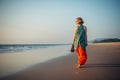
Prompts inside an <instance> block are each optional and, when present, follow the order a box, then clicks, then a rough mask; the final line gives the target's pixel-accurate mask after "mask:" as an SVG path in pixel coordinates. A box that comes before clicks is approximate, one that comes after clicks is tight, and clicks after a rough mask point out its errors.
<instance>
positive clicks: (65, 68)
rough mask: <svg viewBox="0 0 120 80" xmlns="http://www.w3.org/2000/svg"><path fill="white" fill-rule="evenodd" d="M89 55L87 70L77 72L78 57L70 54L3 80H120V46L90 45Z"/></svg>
mask: <svg viewBox="0 0 120 80" xmlns="http://www.w3.org/2000/svg"><path fill="white" fill-rule="evenodd" d="M68 48H69V47H68ZM87 54H88V60H87V62H86V64H85V65H84V66H83V67H84V68H80V69H77V68H75V64H76V63H77V57H76V54H75V53H70V54H68V55H66V56H62V57H58V58H55V59H52V60H49V61H46V62H44V63H39V64H36V65H33V66H31V67H29V68H27V69H25V70H23V71H20V72H17V73H16V74H13V75H10V76H6V77H3V78H1V79H0V80H120V76H119V75H120V43H119V42H116V43H95V44H90V45H89V46H88V47H87Z"/></svg>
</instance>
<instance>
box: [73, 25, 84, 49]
mask: <svg viewBox="0 0 120 80" xmlns="http://www.w3.org/2000/svg"><path fill="white" fill-rule="evenodd" d="M78 45H80V46H81V47H82V48H83V49H84V50H86V41H85V30H84V26H83V25H80V26H78V29H77V32H76V36H75V43H74V46H75V48H77V47H78Z"/></svg>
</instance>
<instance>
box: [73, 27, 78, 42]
mask: <svg viewBox="0 0 120 80" xmlns="http://www.w3.org/2000/svg"><path fill="white" fill-rule="evenodd" d="M76 32H77V27H75V28H74V36H73V42H72V44H74V42H75V37H76Z"/></svg>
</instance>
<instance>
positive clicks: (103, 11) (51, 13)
mask: <svg viewBox="0 0 120 80" xmlns="http://www.w3.org/2000/svg"><path fill="white" fill-rule="evenodd" d="M79 16H80V17H82V18H83V19H84V21H85V24H84V25H86V26H87V28H88V39H89V40H93V39H96V38H120V0H0V44H7V43H9V44H14V43H15V44H16V43H18V44H19V43H24V44H25V43H39V44H40V43H71V42H72V38H73V29H74V27H75V18H76V17H79Z"/></svg>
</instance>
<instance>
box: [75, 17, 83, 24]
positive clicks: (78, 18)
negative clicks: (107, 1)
mask: <svg viewBox="0 0 120 80" xmlns="http://www.w3.org/2000/svg"><path fill="white" fill-rule="evenodd" d="M76 19H79V20H81V24H83V23H84V21H83V19H82V18H81V17H77V18H76Z"/></svg>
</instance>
